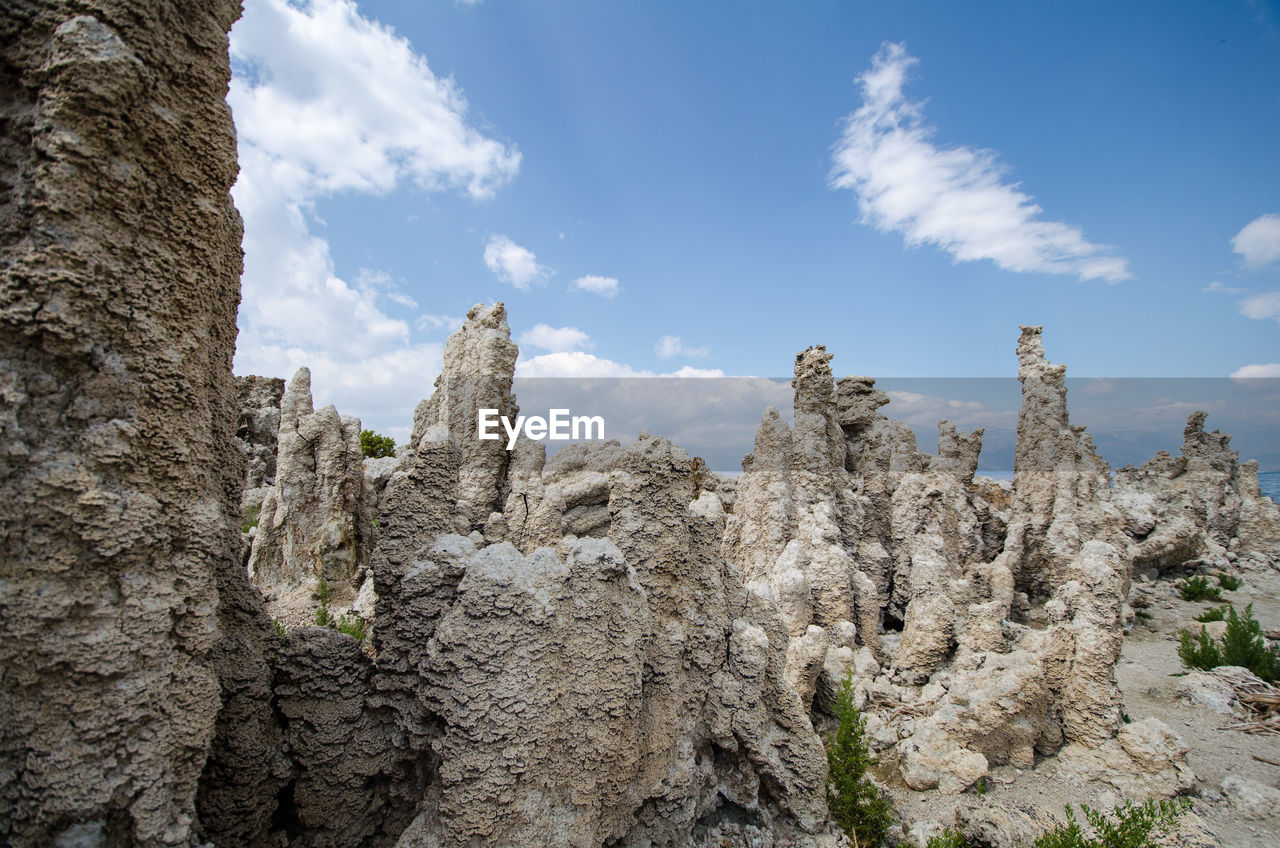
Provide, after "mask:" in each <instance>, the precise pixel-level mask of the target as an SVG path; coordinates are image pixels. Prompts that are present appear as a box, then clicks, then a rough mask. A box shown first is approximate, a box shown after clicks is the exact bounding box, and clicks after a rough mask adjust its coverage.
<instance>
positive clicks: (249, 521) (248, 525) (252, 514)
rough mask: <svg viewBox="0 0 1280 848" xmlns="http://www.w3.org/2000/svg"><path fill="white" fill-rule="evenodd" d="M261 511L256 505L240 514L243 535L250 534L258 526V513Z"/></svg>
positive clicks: (249, 506) (246, 507) (248, 507)
mask: <svg viewBox="0 0 1280 848" xmlns="http://www.w3.org/2000/svg"><path fill="white" fill-rule="evenodd" d="M260 509H261V507H259V506H258V505H257V504H254V503H251V504H248V505H247V506H245V508H244V511H243V512H241V513H240V532H241V533H248V532H249V531H250V530H252V529H253V528H254V527H257V526H258V511H259V510H260Z"/></svg>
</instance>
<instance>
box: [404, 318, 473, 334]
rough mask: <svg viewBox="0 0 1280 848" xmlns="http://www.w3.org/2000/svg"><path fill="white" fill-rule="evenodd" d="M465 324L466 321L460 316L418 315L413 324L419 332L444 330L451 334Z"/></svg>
mask: <svg viewBox="0 0 1280 848" xmlns="http://www.w3.org/2000/svg"><path fill="white" fill-rule="evenodd" d="M465 322H466V319H465V318H463V317H462V316H461V315H419V316H418V318H417V320H416V321H414V322H413V323H414V326H415V327H417V328H418V329H419V330H445V331H447V332H450V333H452V332H453V331H454V330H457V329H458V328H460V327H461V326H462V325H463V324H464V323H465Z"/></svg>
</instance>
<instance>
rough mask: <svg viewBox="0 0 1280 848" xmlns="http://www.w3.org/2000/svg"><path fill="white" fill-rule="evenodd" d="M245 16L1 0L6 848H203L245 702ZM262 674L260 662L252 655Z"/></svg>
mask: <svg viewBox="0 0 1280 848" xmlns="http://www.w3.org/2000/svg"><path fill="white" fill-rule="evenodd" d="M238 13H239V6H238V4H237V3H234V2H229V0H213V2H210V3H202V4H169V3H166V4H144V5H141V6H140V5H139V4H137V3H132V2H128V3H126V2H119V0H102V2H97V3H93V4H82V3H71V2H59V1H58V0H13V2H8V3H6V4H5V5H4V7H3V11H0V55H2V56H3V67H4V69H5V71H4V74H5V86H4V88H5V96H4V98H3V103H0V114H2V115H3V120H2V121H0V123H2V124H3V126H4V133H3V139H0V182H2V183H3V184H4V186H5V191H4V193H3V199H2V200H0V203H2V204H3V214H0V479H3V483H2V484H0V492H2V496H0V540H3V541H0V628H2V629H3V638H2V639H0V668H3V669H4V672H3V675H2V676H0V716H2V718H0V843H3V844H5V845H11V846H45V845H54V844H59V842H62V843H63V844H70V843H71V842H73V841H75V840H77V839H79V840H81V841H82V842H85V843H86V844H93V843H94V842H95V841H96V842H98V843H103V844H128V845H137V846H162V845H163V846H178V845H183V846H185V845H190V844H192V843H193V841H194V839H195V829H196V809H195V798H196V791H197V781H198V779H199V777H200V774H201V771H202V769H203V768H204V764H205V754H206V752H207V751H208V750H209V746H210V743H211V742H212V741H213V739H214V734H215V731H214V728H215V720H216V718H217V715H218V710H219V704H220V700H221V698H222V697H225V696H227V695H228V694H229V692H230V691H231V690H227V691H220V687H219V682H218V679H219V676H220V675H222V674H223V673H224V672H225V671H227V669H228V665H229V662H228V661H227V658H226V654H225V652H228V651H231V650H233V649H234V644H233V643H234V642H235V641H236V635H235V634H234V633H230V632H227V631H225V630H223V631H221V632H220V627H231V626H234V625H235V623H236V622H239V621H241V619H240V618H239V617H238V615H237V614H234V613H228V614H227V615H220V614H219V596H220V593H221V594H222V596H223V599H224V600H223V602H224V604H225V603H239V600H244V599H239V600H234V601H233V600H230V599H229V598H228V593H229V592H230V591H231V590H230V588H229V587H232V586H234V587H236V589H237V590H239V589H240V588H242V587H241V585H240V584H241V583H243V572H240V571H239V536H240V530H239V526H238V525H239V518H238V512H239V509H238V507H239V503H238V501H239V494H240V487H241V484H242V482H243V477H244V464H243V459H242V457H241V455H240V453H239V452H238V451H237V450H236V447H235V423H236V414H237V404H236V390H235V385H234V382H233V380H232V376H231V367H230V363H231V357H232V353H233V349H234V345H235V335H236V327H235V312H236V304H237V302H238V297H239V283H238V278H239V274H240V265H241V254H240V250H239V246H238V245H239V241H240V234H241V225H240V220H239V216H238V215H237V214H236V211H235V209H234V208H233V207H232V204H231V197H230V193H229V190H230V187H231V184H232V183H233V182H234V180H235V177H236V155H235V135H234V130H233V128H232V123H231V114H230V110H229V109H228V108H227V105H226V102H225V100H224V96H225V93H226V91H227V84H228V79H229V74H230V70H229V66H228V61H227V36H226V33H227V30H228V28H229V27H230V26H231V23H232V22H233V21H234V20H235V18H236V17H237V15H238ZM237 572H238V573H237ZM247 603H248V612H249V613H250V615H252V612H253V610H252V608H253V604H252V602H251V601H248V602H247ZM224 611H225V610H224ZM261 661H262V657H261V654H260V653H257V652H256V651H255V650H254V649H253V648H252V647H250V648H249V652H248V653H247V654H246V655H245V656H242V657H239V658H237V659H236V660H235V661H234V662H235V663H241V664H243V665H246V666H248V665H258V666H259V667H260V664H261ZM246 674H248V675H249V676H252V672H246ZM254 712H255V711H254V710H253V709H249V710H247V711H246V714H249V715H252V714H254ZM241 717H243V715H242V716H241ZM267 786H268V787H269V783H268V784H267ZM267 791H270V789H269V788H268V790H267Z"/></svg>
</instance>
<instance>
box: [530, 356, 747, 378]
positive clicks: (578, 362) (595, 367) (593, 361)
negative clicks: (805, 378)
mask: <svg viewBox="0 0 1280 848" xmlns="http://www.w3.org/2000/svg"><path fill="white" fill-rule="evenodd" d="M723 376H725V374H724V372H723V371H721V370H720V369H719V368H710V369H708V368H690V367H688V366H685V367H684V368H681V369H680V370H679V371H673V372H670V373H667V374H655V373H654V372H652V371H644V370H636V369H635V368H632V367H631V366H630V365H627V364H626V363H623V362H614V361H613V360H611V359H603V358H601V357H599V356H595V355H593V354H590V353H584V352H582V351H560V352H557V353H544V354H542V355H541V356H535V357H533V358H531V359H524V358H523V357H522V358H521V359H520V361H519V362H517V363H516V377H520V378H527V377H690V378H694V377H723Z"/></svg>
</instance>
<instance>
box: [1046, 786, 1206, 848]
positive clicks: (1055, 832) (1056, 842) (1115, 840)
mask: <svg viewBox="0 0 1280 848" xmlns="http://www.w3.org/2000/svg"><path fill="white" fill-rule="evenodd" d="M1080 809H1081V810H1083V811H1084V817H1085V819H1086V820H1087V821H1088V822H1089V825H1090V827H1092V828H1093V830H1094V833H1095V834H1096V835H1095V836H1093V837H1086V836H1085V835H1084V831H1083V830H1081V828H1080V824H1079V823H1078V822H1077V821H1076V816H1075V811H1074V810H1072V809H1071V805H1070V804H1068V805H1067V823H1066V824H1065V825H1058V826H1056V827H1054V828H1053V829H1052V830H1049V831H1046V832H1044V833H1042V834H1040V835H1039V836H1038V837H1036V841H1035V842H1034V843H1032V845H1033V848H1150V846H1154V845H1155V844H1156V843H1155V841H1154V840H1153V839H1152V835H1153V832H1154V833H1159V834H1167V833H1168V832H1169V831H1170V830H1172V829H1173V827H1174V826H1175V825H1176V824H1177V822H1178V818H1179V817H1180V816H1181V815H1182V814H1183V813H1185V812H1186V811H1187V810H1189V809H1191V802H1190V801H1188V800H1187V799H1186V798H1179V799H1177V800H1175V801H1164V800H1161V801H1147V802H1146V803H1145V804H1141V805H1138V806H1134V805H1133V804H1132V803H1126V804H1123V805H1122V806H1119V807H1116V808H1115V810H1113V811H1112V813H1111V815H1110V816H1107V815H1105V814H1103V813H1100V812H1098V811H1097V810H1093V809H1090V808H1089V807H1087V806H1085V805H1084V804H1081V805H1080Z"/></svg>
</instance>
